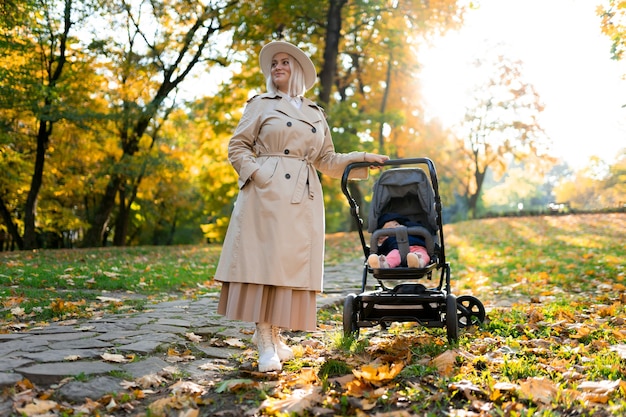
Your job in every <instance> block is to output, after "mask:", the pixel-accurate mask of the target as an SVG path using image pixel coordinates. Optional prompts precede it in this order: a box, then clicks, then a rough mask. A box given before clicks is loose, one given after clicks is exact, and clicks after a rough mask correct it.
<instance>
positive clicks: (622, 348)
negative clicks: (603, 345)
mask: <svg viewBox="0 0 626 417" xmlns="http://www.w3.org/2000/svg"><path fill="white" fill-rule="evenodd" d="M610 349H611V350H612V351H615V352H617V354H618V355H619V357H620V358H622V359H623V360H626V344H623V343H620V344H619V345H613V346H611V347H610Z"/></svg>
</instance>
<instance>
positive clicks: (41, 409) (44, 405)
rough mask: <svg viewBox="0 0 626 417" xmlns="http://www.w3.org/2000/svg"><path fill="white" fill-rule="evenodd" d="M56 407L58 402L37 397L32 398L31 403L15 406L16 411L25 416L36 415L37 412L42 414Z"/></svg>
mask: <svg viewBox="0 0 626 417" xmlns="http://www.w3.org/2000/svg"><path fill="white" fill-rule="evenodd" d="M57 407H58V404H57V403H56V402H54V401H49V400H38V399H37V398H35V399H33V402H32V403H31V404H28V405H26V406H25V407H22V408H17V411H18V412H19V413H21V414H22V415H26V416H29V417H30V416H36V415H39V414H44V413H46V412H48V411H50V410H53V409H55V408H57Z"/></svg>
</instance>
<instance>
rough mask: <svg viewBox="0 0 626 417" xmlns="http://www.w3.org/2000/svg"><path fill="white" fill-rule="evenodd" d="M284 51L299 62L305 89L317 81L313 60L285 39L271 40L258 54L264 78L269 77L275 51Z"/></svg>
mask: <svg viewBox="0 0 626 417" xmlns="http://www.w3.org/2000/svg"><path fill="white" fill-rule="evenodd" d="M280 52H284V53H286V54H289V55H291V56H292V57H294V59H295V60H296V61H298V62H299V63H300V66H301V67H302V70H303V71H304V84H305V87H306V89H307V90H308V89H310V88H311V87H313V85H314V84H315V81H317V71H316V70H315V65H313V61H311V58H309V56H308V55H307V54H305V53H304V52H303V51H302V49H300V48H298V47H297V46H295V45H292V44H290V43H289V42H285V41H272V42H270V43H268V44H266V45H265V46H264V47H263V48H262V49H261V53H260V54H259V62H260V63H261V71H263V75H265V78H267V77H269V76H270V74H271V71H272V58H274V55H276V54H277V53H280Z"/></svg>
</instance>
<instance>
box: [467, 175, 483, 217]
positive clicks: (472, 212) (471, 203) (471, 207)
mask: <svg viewBox="0 0 626 417" xmlns="http://www.w3.org/2000/svg"><path fill="white" fill-rule="evenodd" d="M485 172H486V171H482V172H481V171H480V170H479V169H478V168H476V170H475V171H474V179H475V180H476V191H475V192H474V193H472V194H470V195H469V196H468V198H467V208H468V212H469V213H468V214H469V217H470V218H471V219H475V218H476V208H477V206H478V198H479V197H480V193H481V192H482V189H483V183H484V182H485Z"/></svg>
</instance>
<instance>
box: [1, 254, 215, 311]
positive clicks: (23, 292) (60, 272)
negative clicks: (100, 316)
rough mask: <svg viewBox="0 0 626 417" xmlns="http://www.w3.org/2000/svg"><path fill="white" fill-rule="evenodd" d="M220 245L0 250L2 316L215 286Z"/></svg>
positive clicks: (105, 307)
mask: <svg viewBox="0 0 626 417" xmlns="http://www.w3.org/2000/svg"><path fill="white" fill-rule="evenodd" d="M219 253H220V247H219V246H217V245H213V246H209V245H207V246H197V247H196V246H176V247H129V248H98V249H72V250H42V251H32V252H2V253H0V298H1V299H2V300H3V307H4V309H3V310H0V311H2V318H3V319H4V320H5V321H7V322H9V323H11V322H12V321H19V322H28V321H30V322H37V321H48V320H66V319H71V318H78V317H88V316H90V315H91V314H93V313H92V312H93V311H98V312H107V313H119V312H128V311H138V310H142V309H143V308H145V306H146V304H147V303H150V302H156V301H162V300H165V299H169V298H176V297H185V296H190V297H194V296H196V295H198V294H199V293H202V292H206V291H217V290H218V288H219V286H218V285H217V284H216V283H215V282H214V281H213V279H212V278H213V274H214V272H215V267H216V265H217V260H218V259H219Z"/></svg>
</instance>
